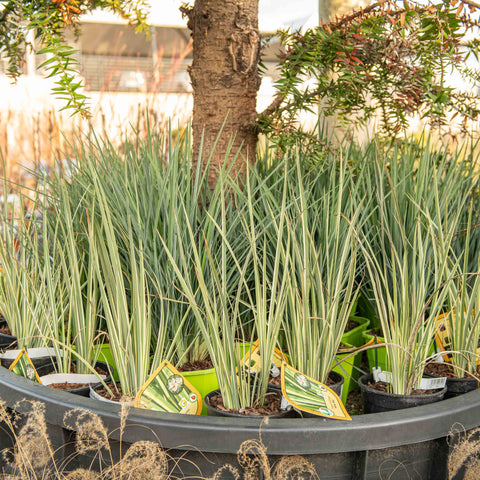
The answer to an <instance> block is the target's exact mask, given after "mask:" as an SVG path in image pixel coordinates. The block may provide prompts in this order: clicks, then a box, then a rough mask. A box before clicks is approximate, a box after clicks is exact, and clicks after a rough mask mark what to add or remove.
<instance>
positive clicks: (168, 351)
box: [89, 171, 181, 396]
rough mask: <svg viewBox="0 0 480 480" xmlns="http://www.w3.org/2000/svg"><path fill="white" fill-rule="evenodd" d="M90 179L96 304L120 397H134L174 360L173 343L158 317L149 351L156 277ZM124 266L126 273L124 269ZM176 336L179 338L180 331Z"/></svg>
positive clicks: (97, 183)
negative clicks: (163, 365)
mask: <svg viewBox="0 0 480 480" xmlns="http://www.w3.org/2000/svg"><path fill="white" fill-rule="evenodd" d="M92 179H93V181H94V189H95V195H96V196H97V202H98V203H97V204H98V208H99V215H96V216H95V217H94V219H92V222H98V224H97V225H96V226H95V233H94V235H93V236H92V237H90V238H89V241H90V245H89V253H90V255H91V256H92V258H93V260H92V261H93V264H94V266H95V272H96V276H97V279H98V283H99V298H100V301H99V303H100V305H99V306H100V308H101V312H102V315H103V316H104V320H105V324H106V327H107V332H108V339H109V343H110V350H111V354H112V357H113V360H114V363H115V367H116V369H117V373H118V377H119V381H120V385H121V389H122V394H123V395H126V396H134V395H135V394H136V393H137V392H138V391H139V390H140V388H141V387H142V386H143V385H144V383H145V382H146V380H147V378H148V375H149V373H150V371H153V370H155V369H156V368H157V367H158V366H159V364H160V363H161V361H162V360H164V359H168V360H170V359H171V358H172V355H173V353H172V352H173V351H174V345H175V344H174V343H173V344H172V343H170V341H169V336H168V334H169V330H168V321H167V319H166V318H165V317H164V316H163V314H162V316H161V317H160V318H159V319H158V320H157V325H159V328H158V330H157V332H156V336H155V346H154V348H153V349H152V348H151V347H152V345H153V342H152V334H153V324H154V322H153V310H152V303H153V296H152V294H151V292H150V291H149V287H148V285H149V283H150V282H149V280H151V281H152V282H155V281H156V279H151V278H150V279H149V278H148V274H147V272H146V267H145V255H144V251H143V245H142V242H141V240H140V241H139V242H138V241H137V240H135V239H134V237H133V235H134V232H133V229H132V228H131V226H129V225H127V228H126V229H125V230H122V229H121V228H120V226H118V225H114V221H113V219H112V216H113V214H112V211H111V206H110V203H109V202H108V201H107V198H106V192H105V191H104V190H103V189H102V183H101V181H100V180H99V179H98V178H97V173H96V172H95V171H92ZM129 221H130V222H133V221H139V218H138V217H136V218H130V220H129ZM119 239H121V242H122V244H121V245H120V241H119ZM125 245H126V246H127V247H128V249H127V250H125V248H124V246H125ZM125 264H126V265H128V271H126V270H125V268H124V266H125ZM157 291H161V289H160V288H158V289H157ZM161 313H162V312H161ZM180 326H181V325H180ZM178 334H181V329H180V330H179V333H178ZM152 352H153V354H152Z"/></svg>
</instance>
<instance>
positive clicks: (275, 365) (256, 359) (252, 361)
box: [240, 340, 288, 378]
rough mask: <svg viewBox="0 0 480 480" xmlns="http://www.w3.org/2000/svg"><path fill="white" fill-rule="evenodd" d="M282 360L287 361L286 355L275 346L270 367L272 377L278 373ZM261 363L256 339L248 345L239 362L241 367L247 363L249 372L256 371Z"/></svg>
mask: <svg viewBox="0 0 480 480" xmlns="http://www.w3.org/2000/svg"><path fill="white" fill-rule="evenodd" d="M282 362H286V363H288V361H287V357H286V356H285V355H284V354H283V353H282V352H281V351H280V350H279V349H278V348H275V350H274V352H273V358H272V366H271V369H270V375H271V376H272V377H273V378H276V377H278V376H279V375H280V369H281V367H282ZM261 364H262V363H261V361H260V348H259V346H258V340H255V342H254V343H253V344H252V346H251V347H250V350H249V351H248V352H247V353H246V354H245V356H244V357H243V359H242V361H241V362H240V366H241V367H243V366H244V365H248V367H249V368H250V373H257V372H258V370H259V369H260V365H261Z"/></svg>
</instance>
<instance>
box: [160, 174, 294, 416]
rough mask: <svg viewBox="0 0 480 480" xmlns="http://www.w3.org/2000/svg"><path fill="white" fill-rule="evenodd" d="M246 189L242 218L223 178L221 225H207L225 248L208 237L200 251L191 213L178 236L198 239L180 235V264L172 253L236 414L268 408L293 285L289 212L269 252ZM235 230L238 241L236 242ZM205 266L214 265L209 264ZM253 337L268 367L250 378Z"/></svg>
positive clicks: (179, 220)
mask: <svg viewBox="0 0 480 480" xmlns="http://www.w3.org/2000/svg"><path fill="white" fill-rule="evenodd" d="M245 183H246V203H244V204H242V205H241V206H238V208H239V210H234V209H232V208H231V207H232V203H230V202H227V200H226V196H227V195H232V194H233V185H228V184H227V180H226V177H225V174H224V173H222V174H221V176H220V179H219V185H220V187H221V202H220V205H221V211H220V215H219V217H218V218H214V217H213V216H211V215H209V216H208V218H206V219H205V224H203V225H202V229H205V230H208V229H209V228H212V227H213V228H215V229H216V230H217V231H218V232H219V233H220V235H221V240H222V241H221V243H220V245H219V246H218V247H217V248H216V249H215V250H213V249H211V246H210V245H209V244H208V242H207V241H206V237H204V238H203V241H199V242H198V243H197V241H196V239H197V238H198V237H196V236H195V233H194V231H193V229H192V228H191V226H190V225H189V224H188V222H185V221H184V218H185V215H186V212H185V209H182V210H180V211H179V212H177V215H176V220H175V222H176V227H177V229H183V228H185V229H187V232H188V234H189V237H190V238H187V237H185V236H184V235H180V234H179V235H178V239H179V241H178V249H179V257H177V256H174V254H172V253H171V252H170V249H169V248H168V247H167V246H166V245H165V250H166V252H167V254H168V256H169V259H170V262H171V265H172V267H173V269H174V271H175V273H176V276H177V280H176V282H177V283H178V288H179V290H180V291H181V292H182V293H183V295H184V296H185V299H186V300H187V301H188V303H189V305H190V307H191V309H192V312H193V314H194V315H195V319H196V321H197V322H198V325H199V327H200V329H201V331H202V334H203V337H204V341H205V343H206V346H207V348H208V352H209V354H210V358H211V360H212V363H213V365H214V367H215V371H216V374H217V378H218V383H219V387H220V392H221V394H222V398H223V403H224V406H225V407H226V408H227V409H234V410H236V411H241V410H242V409H244V408H247V407H251V406H254V405H256V404H258V405H262V404H263V402H264V398H265V394H266V391H267V387H268V378H269V373H270V367H271V364H272V359H273V353H274V348H275V346H276V344H277V338H278V333H279V330H280V326H281V322H282V318H283V316H284V312H285V305H286V293H287V292H286V279H285V278H284V279H283V280H282V276H281V272H280V267H281V257H282V255H283V253H284V252H283V250H282V249H281V246H282V244H283V238H282V237H283V235H284V233H283V223H284V222H285V208H283V209H282V211H281V212H280V215H279V217H278V219H276V221H278V222H279V223H280V225H279V226H278V229H279V232H280V234H279V236H278V239H277V242H276V246H277V248H276V249H275V247H274V248H273V250H272V249H271V248H270V247H269V246H267V242H268V241H269V239H268V238H267V237H266V235H265V234H264V232H262V230H261V229H258V228H257V225H256V221H255V216H254V214H253V209H254V208H255V207H254V205H255V198H254V195H253V194H252V189H251V185H250V183H249V176H248V175H247V177H246V179H245ZM240 209H241V210H240ZM242 212H243V215H242ZM234 224H235V226H233V225H234ZM228 225H230V228H231V229H233V231H234V232H235V233H236V235H233V236H232V237H229V233H228V229H227V226H228ZM200 238H201V237H200ZM238 238H245V239H246V240H247V241H246V244H245V245H244V246H243V245H242V248H238V245H236V244H235V243H234V240H235V239H238ZM272 251H273V252H274V253H273V255H272ZM189 252H192V255H191V256H190V255H188V253H189ZM177 258H180V261H178V260H177ZM204 258H206V259H207V263H206V264H204V263H203V261H202V260H203V259H204ZM268 262H272V263H273V266H274V267H273V270H272V272H269V270H268V269H267V263H268ZM192 271H194V272H195V274H196V276H197V279H196V280H195V282H192V281H191V272H192ZM244 315H246V316H247V317H250V318H251V324H252V330H251V332H248V334H247V332H246V331H245V323H246V322H245V320H244V318H242V317H243V316H244ZM250 335H252V337H251V336H250ZM253 337H257V338H258V340H259V348H260V359H261V361H260V363H261V365H257V375H254V376H252V375H250V365H249V361H248V358H247V359H246V364H245V365H244V366H242V365H241V360H242V358H243V357H244V354H245V348H244V347H242V344H241V343H240V342H239V341H238V340H240V341H243V342H245V341H247V342H249V341H250V340H252V338H253ZM244 367H245V368H244Z"/></svg>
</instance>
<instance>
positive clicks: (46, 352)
mask: <svg viewBox="0 0 480 480" xmlns="http://www.w3.org/2000/svg"><path fill="white" fill-rule="evenodd" d="M21 350H22V349H21V348H13V349H11V350H6V351H5V352H3V353H0V358H1V359H4V360H15V359H16V358H17V357H18V354H19V353H20V352H21ZM27 353H28V356H29V357H30V358H43V357H55V356H56V350H55V349H54V348H53V347H35V348H27Z"/></svg>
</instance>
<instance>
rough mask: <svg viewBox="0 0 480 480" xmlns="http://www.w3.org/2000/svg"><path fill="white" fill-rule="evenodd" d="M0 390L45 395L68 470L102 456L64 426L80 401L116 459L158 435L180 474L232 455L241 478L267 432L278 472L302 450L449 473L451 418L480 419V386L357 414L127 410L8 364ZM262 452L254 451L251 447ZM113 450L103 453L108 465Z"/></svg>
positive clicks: (364, 463)
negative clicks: (82, 449) (246, 459)
mask: <svg viewBox="0 0 480 480" xmlns="http://www.w3.org/2000/svg"><path fill="white" fill-rule="evenodd" d="M0 392H1V394H0V396H1V398H2V400H3V401H4V402H5V405H6V406H7V407H8V408H16V409H21V408H28V406H29V402H31V401H39V402H42V404H43V405H44V407H45V422H46V424H47V434H48V435H49V436H50V439H51V441H52V449H53V450H54V451H55V455H56V456H57V458H58V461H60V462H62V465H65V466H66V468H68V469H70V470H74V469H76V468H81V467H83V468H96V466H97V463H95V462H96V460H98V455H96V454H95V453H92V454H91V455H90V454H86V455H84V456H81V455H80V456H79V455H78V454H75V445H74V440H75V432H76V428H77V427H76V424H75V423H74V422H70V423H69V428H68V429H67V428H65V424H64V416H65V414H66V413H68V412H70V411H71V410H72V409H73V408H80V409H85V410H87V411H90V412H92V413H93V414H95V415H98V418H100V419H101V421H102V423H103V425H104V427H105V429H106V430H107V431H108V432H109V438H110V446H111V449H112V456H113V458H114V459H116V458H118V456H119V455H120V454H121V453H122V454H125V452H126V451H127V450H128V447H129V446H130V445H132V444H134V443H135V442H138V441H153V442H155V443H159V444H160V445H162V447H163V448H165V449H166V450H167V453H168V457H169V458H170V459H171V463H170V472H169V473H170V475H172V478H189V479H190V480H200V479H204V478H212V477H214V475H215V473H216V472H217V471H218V469H219V468H220V467H223V466H225V465H226V464H231V465H232V466H233V467H235V468H237V469H238V470H239V472H240V478H242V476H243V473H244V470H243V468H242V465H244V463H241V462H242V459H240V463H239V459H238V457H237V452H238V451H239V449H240V447H241V446H242V444H243V442H246V441H250V442H252V441H257V442H258V440H259V438H261V441H262V443H263V445H264V446H265V449H266V450H265V451H266V458H265V463H261V462H259V463H258V465H266V466H268V465H270V467H271V469H272V470H271V471H270V472H269V476H270V477H271V478H277V477H276V476H275V473H274V468H275V465H278V462H279V461H280V460H281V458H282V457H283V456H290V455H300V456H302V458H303V459H304V460H306V461H308V462H309V463H310V464H311V465H313V467H314V468H315V470H316V473H317V475H318V477H319V478H321V479H322V480H325V479H335V480H360V479H361V480H380V479H387V478H390V479H391V480H411V479H417V478H418V479H422V480H447V479H448V478H449V477H448V468H447V460H448V455H449V453H450V448H451V447H450V446H449V445H452V443H451V441H450V442H447V437H448V436H449V434H450V432H451V429H452V425H454V424H461V425H462V426H463V427H464V428H465V430H466V431H469V430H472V429H475V428H478V427H479V426H480V390H475V391H473V392H469V393H466V394H465V395H461V396H458V397H456V398H451V399H449V400H443V401H441V402H437V403H433V404H429V405H423V406H419V407H414V408H407V409H403V410H394V411H390V412H383V413H375V414H367V415H358V416H353V417H352V420H351V421H348V422H345V421H338V420H331V419H322V418H315V419H309V418H305V419H302V418H280V419H276V418H272V419H269V421H268V422H265V420H263V419H262V418H238V417H205V416H192V415H179V414H167V413H160V412H154V411H150V410H143V409H138V408H133V407H132V408H131V409H130V410H129V414H128V417H127V418H126V419H125V418H123V419H122V418H121V415H120V411H121V406H120V405H117V404H112V403H106V402H99V401H95V400H92V399H90V398H87V397H80V396H74V395H72V394H69V393H66V392H62V391H56V390H54V389H50V388H46V387H43V386H41V385H38V384H35V383H33V382H30V381H29V380H27V379H25V378H22V377H19V376H18V375H15V374H13V373H12V372H9V371H8V370H6V369H4V368H0ZM21 400H26V401H23V402H21ZM19 402H20V403H19ZM122 421H125V429H124V430H123V432H121V431H120V428H119V427H120V425H121V422H122ZM120 440H121V441H122V447H121V449H120V447H119V441H120ZM257 452H258V449H257V450H255V451H247V453H248V454H251V455H253V456H256V455H258V453H257ZM92 457H95V458H92ZM252 458H253V459H254V457H252ZM257 458H258V457H257ZM109 459H110V456H109V455H105V456H104V459H103V460H104V461H105V462H107V464H104V465H103V467H104V468H108V462H109V461H110V460H109ZM258 460H261V461H263V460H262V459H261V458H258ZM0 462H1V460H0ZM103 471H105V470H103ZM261 475H262V474H260V477H259V478H261ZM263 476H264V477H265V475H263ZM225 477H227V475H225ZM220 478H223V477H220Z"/></svg>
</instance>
